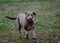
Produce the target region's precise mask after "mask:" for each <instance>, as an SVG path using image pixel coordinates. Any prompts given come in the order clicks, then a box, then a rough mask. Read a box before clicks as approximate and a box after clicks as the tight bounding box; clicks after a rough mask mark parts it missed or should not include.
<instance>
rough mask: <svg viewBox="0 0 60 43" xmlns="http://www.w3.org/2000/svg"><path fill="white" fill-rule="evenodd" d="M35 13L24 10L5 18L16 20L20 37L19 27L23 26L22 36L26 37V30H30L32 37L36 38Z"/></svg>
mask: <svg viewBox="0 0 60 43" xmlns="http://www.w3.org/2000/svg"><path fill="white" fill-rule="evenodd" d="M35 15H36V13H35V12H34V11H26V12H24V13H23V14H19V15H18V16H17V17H15V18H14V17H9V16H6V18H8V19H11V20H15V19H16V21H17V25H18V29H19V33H20V37H21V31H20V30H21V27H23V28H24V34H25V35H24V36H25V37H26V38H27V39H28V38H29V37H28V31H30V30H32V39H36V35H35V29H34V18H33V17H34V16H35Z"/></svg>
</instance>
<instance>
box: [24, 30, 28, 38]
mask: <svg viewBox="0 0 60 43" xmlns="http://www.w3.org/2000/svg"><path fill="white" fill-rule="evenodd" d="M24 37H25V38H26V39H28V31H26V30H24Z"/></svg>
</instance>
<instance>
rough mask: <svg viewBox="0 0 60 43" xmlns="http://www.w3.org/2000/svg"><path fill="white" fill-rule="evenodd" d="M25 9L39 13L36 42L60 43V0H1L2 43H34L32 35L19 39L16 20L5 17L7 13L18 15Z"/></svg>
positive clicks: (36, 24) (36, 19)
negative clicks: (26, 38) (28, 37)
mask: <svg viewBox="0 0 60 43" xmlns="http://www.w3.org/2000/svg"><path fill="white" fill-rule="evenodd" d="M24 11H35V12H36V14H37V15H36V16H35V17H34V19H35V21H37V22H36V23H35V30H36V37H37V40H36V42H34V43H60V0H0V43H33V41H32V40H31V37H30V39H29V40H25V39H24V38H22V39H19V38H18V36H19V32H18V28H17V26H16V21H15V20H9V19H7V18H5V16H6V15H7V16H11V17H16V16H17V15H18V14H19V13H23V12H24ZM22 32H23V31H22ZM30 35H31V34H30Z"/></svg>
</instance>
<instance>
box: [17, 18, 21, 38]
mask: <svg viewBox="0 0 60 43" xmlns="http://www.w3.org/2000/svg"><path fill="white" fill-rule="evenodd" d="M17 25H18V30H19V38H21V24H20V20H19V18H17Z"/></svg>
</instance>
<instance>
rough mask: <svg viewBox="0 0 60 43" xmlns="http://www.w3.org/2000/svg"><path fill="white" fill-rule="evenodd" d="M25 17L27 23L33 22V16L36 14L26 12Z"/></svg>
mask: <svg viewBox="0 0 60 43" xmlns="http://www.w3.org/2000/svg"><path fill="white" fill-rule="evenodd" d="M25 15H26V19H27V20H29V21H32V20H33V16H34V15H36V13H35V12H34V11H26V12H25Z"/></svg>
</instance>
